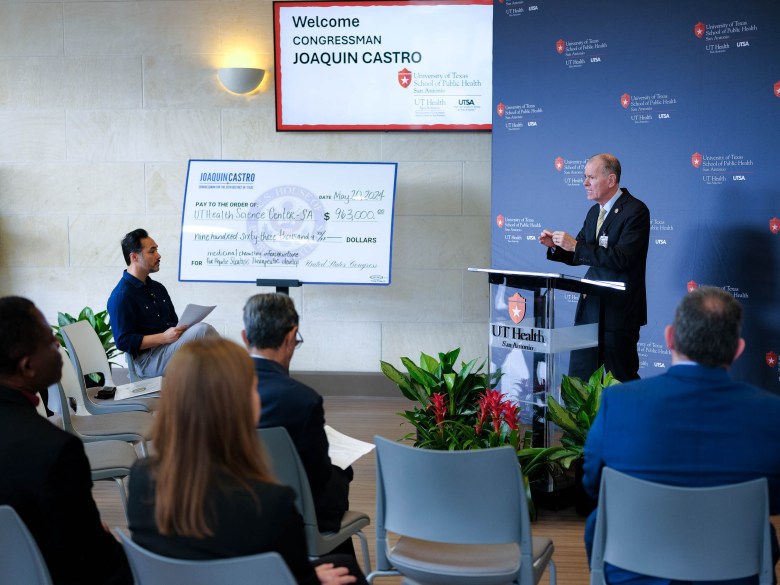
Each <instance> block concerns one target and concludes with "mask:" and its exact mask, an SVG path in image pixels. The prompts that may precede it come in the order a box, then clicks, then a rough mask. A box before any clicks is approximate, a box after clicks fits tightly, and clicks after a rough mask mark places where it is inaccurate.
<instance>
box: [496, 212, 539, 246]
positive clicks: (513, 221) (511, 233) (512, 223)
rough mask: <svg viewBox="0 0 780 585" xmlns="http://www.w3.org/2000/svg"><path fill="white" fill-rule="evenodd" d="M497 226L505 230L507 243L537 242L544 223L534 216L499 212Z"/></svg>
mask: <svg viewBox="0 0 780 585" xmlns="http://www.w3.org/2000/svg"><path fill="white" fill-rule="evenodd" d="M496 227H497V228H498V229H499V230H501V231H503V232H504V241H505V242H506V243H507V244H519V243H521V242H534V243H536V241H537V239H538V234H539V231H540V230H541V229H542V224H541V222H538V221H536V220H535V219H534V218H532V217H507V216H505V215H504V214H503V213H499V214H498V215H496Z"/></svg>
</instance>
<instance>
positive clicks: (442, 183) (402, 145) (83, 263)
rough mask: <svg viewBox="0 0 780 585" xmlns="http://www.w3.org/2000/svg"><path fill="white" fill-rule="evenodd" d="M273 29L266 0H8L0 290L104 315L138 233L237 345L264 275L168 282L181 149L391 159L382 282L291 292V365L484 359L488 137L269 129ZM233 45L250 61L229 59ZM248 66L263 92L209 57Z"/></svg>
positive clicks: (3, 29) (175, 240)
mask: <svg viewBox="0 0 780 585" xmlns="http://www.w3.org/2000/svg"><path fill="white" fill-rule="evenodd" d="M272 37H273V28H272V4H271V2H270V1H268V0H246V1H243V0H240V1H217V0H211V1H209V0H171V1H167V0H146V1H136V2H124V1H105V2H104V1H99V0H98V1H91V2H75V1H74V2H71V1H65V2H35V1H22V2H14V1H9V0H0V294H1V295H7V294H19V295H24V296H28V297H30V298H31V299H33V301H35V303H36V304H38V306H39V307H41V309H42V310H43V311H44V314H45V315H46V317H47V318H48V319H49V320H51V321H52V322H53V321H54V319H55V318H56V314H57V311H58V310H62V311H68V312H75V311H78V310H80V309H81V308H82V307H83V306H84V305H90V306H92V307H94V308H96V309H102V308H104V307H105V304H106V300H107V298H108V295H109V294H110V292H111V289H112V288H113V287H114V285H115V284H116V282H117V281H118V279H119V277H120V274H121V271H122V269H123V268H124V262H123V260H122V256H121V252H120V250H119V239H120V238H121V236H122V235H123V234H124V233H126V232H127V231H129V230H131V229H134V228H136V227H145V228H146V229H147V230H149V232H150V233H151V235H152V236H153V237H154V238H155V239H156V240H157V242H158V244H159V245H160V250H161V253H162V255H163V262H162V268H161V271H160V272H159V274H158V275H157V276H158V279H159V280H160V281H161V282H163V283H164V284H165V285H166V286H167V287H168V290H169V291H170V293H171V296H172V297H173V301H174V303H175V305H176V306H177V307H178V308H179V309H180V310H181V309H183V308H184V306H185V305H186V303H188V302H198V303H204V304H217V305H218V308H217V309H216V310H215V312H214V313H213V314H212V316H211V317H210V318H209V321H210V322H211V323H212V324H213V325H214V326H215V327H217V329H218V330H219V331H221V332H222V333H223V334H224V335H227V336H228V337H231V338H235V339H237V340H238V339H239V333H240V330H241V307H242V305H243V302H244V301H245V300H246V298H247V297H248V296H250V295H251V294H254V293H256V292H258V289H257V287H253V286H250V285H247V284H211V283H179V282H177V280H176V278H177V272H178V268H177V265H178V246H179V231H180V225H181V204H182V199H183V191H184V179H185V173H186V168H187V161H188V159H190V158H214V159H220V158H225V159H270V160H274V159H276V160H288V159H295V160H315V161H319V160H337V161H393V162H398V163H399V166H398V191H397V195H396V203H395V214H396V217H395V234H394V246H393V273H392V284H391V285H390V286H389V287H373V286H360V287H357V286H355V287H352V286H315V285H310V286H304V287H303V289H300V290H293V291H292V292H291V295H292V296H293V298H294V300H295V302H296V305H297V306H298V309H299V312H300V313H301V317H302V325H301V331H302V333H303V335H304V337H305V339H306V343H304V345H303V346H302V348H301V349H300V350H299V351H298V353H297V354H296V358H295V359H294V361H293V368H294V369H296V370H322V371H339V370H344V371H355V372H373V371H378V369H379V360H380V359H384V360H388V361H392V362H396V363H398V357H399V356H402V355H408V356H411V357H414V358H415V359H416V357H417V356H418V355H419V352H420V351H425V352H428V353H435V352H438V351H443V350H449V349H452V348H454V347H456V346H460V347H462V348H463V352H462V357H464V358H468V359H470V358H472V357H485V356H486V355H487V327H486V325H485V323H486V320H487V302H488V300H487V288H488V287H487V283H486V280H485V279H484V277H481V276H478V275H475V274H471V273H467V272H466V271H465V269H466V268H467V267H468V266H487V265H488V264H489V260H490V219H489V214H490V134H488V133H454V134H441V133H311V134H309V133H277V132H276V131H275V129H274V128H275V125H274V99H273V74H272V70H273V48H272V47H273V38H272ZM237 52H243V53H245V54H248V58H249V61H250V62H245V63H229V62H228V60H229V59H231V58H232V57H234V56H235V54H236V53H237ZM245 56H246V55H245ZM242 64H243V65H245V66H246V65H253V66H258V67H263V68H265V69H267V70H268V71H269V74H268V75H266V79H265V80H264V81H263V85H262V91H261V92H260V93H258V94H256V95H253V96H249V97H237V96H234V95H231V94H229V93H227V92H225V91H224V90H223V89H221V87H220V86H219V83H218V81H217V76H216V69H217V68H218V67H220V66H225V65H242ZM312 92H316V88H312ZM263 290H268V289H263Z"/></svg>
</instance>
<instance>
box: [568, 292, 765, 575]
mask: <svg viewBox="0 0 780 585" xmlns="http://www.w3.org/2000/svg"><path fill="white" fill-rule="evenodd" d="M741 325H742V307H741V305H740V304H739V302H737V300H736V299H735V298H734V297H733V296H731V295H730V294H729V293H727V292H725V291H723V290H721V289H719V288H713V287H702V288H701V289H698V290H696V291H694V292H691V293H690V294H689V295H687V296H686V297H685V298H684V299H683V300H682V302H681V303H680V306H679V307H678V308H677V313H676V314H675V317H674V323H673V324H672V325H669V326H667V328H666V332H665V337H666V344H667V346H668V347H669V349H670V350H671V352H672V367H671V368H669V370H668V371H667V372H666V373H665V374H663V375H661V376H656V377H654V378H648V379H646V380H637V381H634V382H629V383H627V384H620V385H618V386H612V387H611V388H608V389H606V390H605V391H604V394H603V395H602V398H601V407H600V408H599V413H598V415H597V416H596V420H595V421H594V423H593V426H592V427H591V429H590V431H589V433H588V439H587V441H586V443H585V465H584V471H585V474H584V477H583V486H584V487H585V490H586V491H587V492H588V493H589V494H590V495H592V496H593V497H594V498H595V497H598V491H599V484H600V482H601V470H602V469H603V468H604V467H605V466H608V467H611V468H613V469H617V470H618V471H622V472H623V473H627V474H629V475H632V476H634V477H638V478H641V479H646V480H648V481H654V482H658V483H665V484H669V485H676V486H686V487H705V486H713V485H725V484H730V483H739V482H743V481H749V480H751V479H756V478H759V477H766V478H767V480H768V481H769V511H770V514H778V513H780V425H778V421H780V397H778V396H776V395H774V394H772V393H770V392H768V391H766V390H763V389H761V388H756V387H755V386H750V385H749V384H744V383H741V382H737V381H735V380H732V379H731V377H730V376H729V373H728V367H729V366H730V365H731V363H732V362H733V361H734V360H735V359H737V357H739V355H740V354H741V353H742V350H743V349H744V347H745V341H744V340H743V339H742V338H741V337H740V329H741ZM713 513H714V514H717V510H715V511H713ZM595 520H596V512H593V514H591V516H590V517H589V518H588V522H587V524H586V528H585V544H586V548H587V551H588V556H589V557H590V553H591V550H592V546H593V532H594V528H595ZM638 529H640V530H641V528H638ZM772 539H773V551H772V553H773V558H774V561H775V562H777V558H778V549H777V539H776V537H775V534H774V531H773V532H772ZM648 554H653V553H652V551H648ZM605 576H606V579H607V582H608V583H624V582H628V581H630V582H631V583H643V584H658V585H662V584H666V583H668V581H664V580H662V579H656V578H651V577H641V576H638V575H636V574H634V573H630V572H628V571H625V570H623V569H620V568H618V567H614V566H612V565H607V566H606V568H605ZM740 582H743V581H740ZM744 582H746V583H757V582H758V581H757V579H755V578H754V579H747V580H744ZM721 583H726V582H725V581H724V582H721Z"/></svg>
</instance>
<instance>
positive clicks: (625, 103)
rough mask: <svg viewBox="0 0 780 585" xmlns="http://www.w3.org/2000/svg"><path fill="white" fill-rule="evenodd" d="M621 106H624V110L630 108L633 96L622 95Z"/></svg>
mask: <svg viewBox="0 0 780 585" xmlns="http://www.w3.org/2000/svg"><path fill="white" fill-rule="evenodd" d="M620 105H621V106H623V107H624V108H627V107H628V106H630V105H631V96H630V95H628V94H627V93H624V94H623V95H621V96H620Z"/></svg>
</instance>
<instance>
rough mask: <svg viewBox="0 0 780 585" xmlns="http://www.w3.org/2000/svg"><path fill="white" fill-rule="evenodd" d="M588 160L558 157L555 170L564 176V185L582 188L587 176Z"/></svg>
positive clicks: (554, 162)
mask: <svg viewBox="0 0 780 585" xmlns="http://www.w3.org/2000/svg"><path fill="white" fill-rule="evenodd" d="M587 162H588V161H587V160H586V159H568V158H564V157H562V156H556V157H555V160H554V161H553V164H554V165H555V170H556V171H557V172H558V173H560V174H561V175H563V177H562V178H563V184H564V185H566V186H567V187H581V186H582V177H583V175H584V174H585V163H587Z"/></svg>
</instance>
